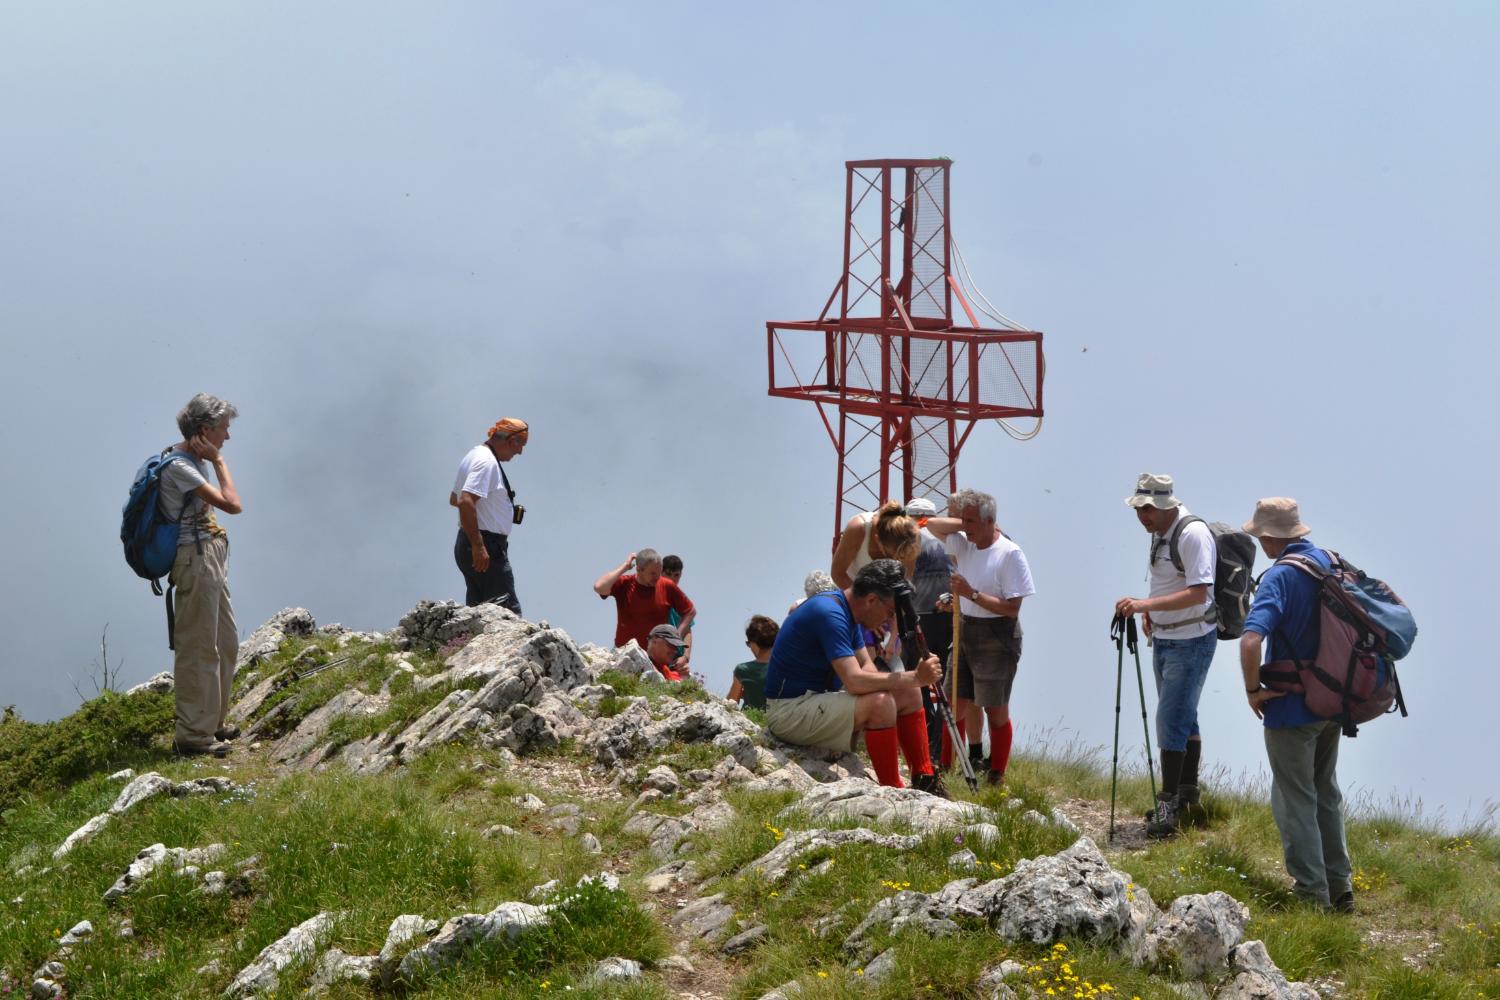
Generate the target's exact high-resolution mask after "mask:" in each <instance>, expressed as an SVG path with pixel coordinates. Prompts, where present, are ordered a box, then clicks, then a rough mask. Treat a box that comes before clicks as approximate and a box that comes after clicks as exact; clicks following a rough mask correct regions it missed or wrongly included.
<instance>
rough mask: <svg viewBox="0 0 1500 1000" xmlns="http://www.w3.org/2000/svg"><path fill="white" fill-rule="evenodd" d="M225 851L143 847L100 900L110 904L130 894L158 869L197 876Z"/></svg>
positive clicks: (212, 847)
mask: <svg viewBox="0 0 1500 1000" xmlns="http://www.w3.org/2000/svg"><path fill="white" fill-rule="evenodd" d="M227 850H228V848H227V847H225V846H224V845H223V844H209V845H208V846H207V847H195V848H192V849H186V848H181V847H167V846H166V845H164V844H152V845H151V846H150V847H146V848H143V849H142V850H141V851H140V853H138V854H137V855H136V856H135V858H134V859H133V860H132V861H131V862H130V866H129V867H128V868H126V869H125V872H124V873H123V874H122V875H121V876H120V877H119V878H117V879H116V880H115V883H114V885H112V886H110V887H109V888H108V889H106V890H105V891H104V901H105V902H106V903H114V902H116V901H118V900H119V899H121V898H122V897H124V896H126V895H128V894H130V893H132V892H134V891H135V890H136V889H137V888H139V887H140V884H141V883H142V882H144V881H145V880H146V879H148V878H150V877H151V875H152V873H153V872H155V871H156V870H157V869H158V868H162V867H166V868H168V869H169V870H171V871H173V872H176V873H178V874H184V875H188V876H197V875H198V873H199V872H200V870H201V867H200V866H202V865H207V864H212V863H213V862H215V861H218V860H219V859H220V858H222V857H223V856H224V854H225V852H226V851H227ZM220 874H222V873H220Z"/></svg>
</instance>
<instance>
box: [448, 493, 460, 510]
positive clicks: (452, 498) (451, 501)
mask: <svg viewBox="0 0 1500 1000" xmlns="http://www.w3.org/2000/svg"><path fill="white" fill-rule="evenodd" d="M448 506H449V507H457V506H458V494H457V493H449V494H448Z"/></svg>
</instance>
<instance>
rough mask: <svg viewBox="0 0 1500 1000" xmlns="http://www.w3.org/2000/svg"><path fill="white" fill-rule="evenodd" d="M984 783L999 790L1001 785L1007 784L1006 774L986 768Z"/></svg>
mask: <svg viewBox="0 0 1500 1000" xmlns="http://www.w3.org/2000/svg"><path fill="white" fill-rule="evenodd" d="M984 783H985V784H986V785H989V786H991V787H995V788H998V787H999V786H1000V785H1003V784H1005V772H1004V771H996V770H995V769H994V768H986V769H985V772H984Z"/></svg>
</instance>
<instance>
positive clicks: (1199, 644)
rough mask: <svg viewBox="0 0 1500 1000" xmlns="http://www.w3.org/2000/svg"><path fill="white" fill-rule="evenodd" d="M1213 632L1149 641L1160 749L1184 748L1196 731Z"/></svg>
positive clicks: (1215, 642)
mask: <svg viewBox="0 0 1500 1000" xmlns="http://www.w3.org/2000/svg"><path fill="white" fill-rule="evenodd" d="M1218 644H1219V637H1218V635H1217V633H1214V632H1209V633H1208V634H1207V635H1201V636H1199V637H1198V638H1196V639H1163V638H1161V637H1159V636H1158V637H1156V638H1155V639H1154V640H1153V641H1152V647H1151V648H1152V656H1151V667H1152V670H1153V671H1154V672H1155V673H1156V742H1157V747H1158V749H1161V750H1186V749H1187V742H1188V737H1189V736H1197V735H1198V697H1199V695H1201V694H1203V682H1204V681H1205V680H1207V679H1208V667H1209V664H1211V663H1213V661H1214V648H1215V647H1217V646H1218Z"/></svg>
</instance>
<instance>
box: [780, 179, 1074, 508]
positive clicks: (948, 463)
mask: <svg viewBox="0 0 1500 1000" xmlns="http://www.w3.org/2000/svg"><path fill="white" fill-rule="evenodd" d="M845 167H846V169H847V178H846V182H845V193H844V271H843V274H842V275H841V276H840V277H839V280H838V283H837V284H835V285H834V288H833V293H832V294H831V295H829V296H828V301H827V303H825V304H824V306H823V311H822V312H821V313H819V314H818V318H817V319H815V320H800V321H794V322H769V323H767V324H766V356H767V365H768V367H769V379H770V389H769V392H770V395H772V396H784V397H786V398H788V399H805V400H811V401H812V402H813V403H815V404H817V407H818V414H819V416H821V417H822V418H823V426H824V428H825V429H826V430H827V431H828V436H829V438H830V439H831V440H832V441H833V446H834V449H835V450H836V451H837V452H838V485H837V504H836V506H835V507H834V535H835V537H836V536H837V534H838V532H839V530H840V529H841V528H842V527H843V525H844V522H845V521H846V520H847V519H848V518H849V517H851V516H852V515H853V514H854V513H856V512H857V511H861V510H873V509H874V508H875V507H876V506H878V505H879V504H880V503H881V502H882V501H884V500H887V499H895V500H902V501H905V500H907V499H911V498H914V497H929V498H931V499H932V500H933V501H934V503H936V505H937V507H938V510H939V511H940V512H941V511H942V510H943V509H944V505H945V503H946V498H947V496H948V495H949V494H950V493H952V492H953V491H954V490H955V489H957V488H958V455H959V451H960V450H961V449H962V448H963V445H964V442H965V441H967V440H968V437H969V434H970V433H971V432H972V431H973V429H974V425H975V422H976V421H980V420H990V419H1000V420H1005V419H1007V418H1012V417H1037V418H1040V417H1041V416H1042V378H1043V373H1044V372H1045V368H1046V364H1045V361H1044V359H1043V356H1042V335H1041V334H1040V333H1039V332H1037V331H1035V330H1025V329H1021V328H1019V327H1014V326H1011V327H1009V328H1006V329H988V328H984V327H981V326H980V325H979V320H978V319H977V317H976V316H975V312H974V308H975V306H974V304H973V302H972V299H974V298H975V297H976V296H977V297H978V298H979V300H980V301H981V302H983V301H984V299H983V296H982V295H980V294H979V293H978V292H977V290H975V289H973V287H972V281H970V282H967V283H966V282H965V281H964V280H961V278H960V276H959V275H958V274H956V273H955V272H954V269H953V264H954V260H955V258H956V259H957V260H958V262H959V263H960V265H962V260H963V258H962V255H961V254H960V253H959V252H958V248H957V247H956V246H955V245H954V243H953V237H952V232H951V228H950V220H951V216H950V215H949V211H948V176H949V172H950V168H951V167H952V161H951V160H945V159H937V160H850V161H848V162H847V163H846V164H845ZM962 272H963V273H964V274H965V275H966V274H967V268H966V267H964V268H962ZM966 287H967V288H968V289H969V291H970V292H972V293H973V294H971V295H966V294H965V288H966ZM955 301H957V303H958V305H959V307H960V308H961V309H962V311H963V314H964V316H965V318H966V319H967V320H968V324H969V325H967V326H955V325H954V322H953V306H954V302H955ZM835 303H837V314H836V315H830V314H831V313H832V311H833V310H834V306H835ZM981 308H983V307H982V306H981ZM983 311H985V312H986V313H987V314H988V315H989V316H991V317H993V318H994V319H995V320H996V321H997V322H1004V323H1006V324H1008V323H1009V321H1008V320H1005V319H1004V317H1003V316H1001V315H999V314H997V313H995V312H994V311H992V310H987V309H986V310H983ZM830 410H836V411H837V421H836V422H835V420H834V419H833V418H832V417H830V412H829V411H830Z"/></svg>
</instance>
